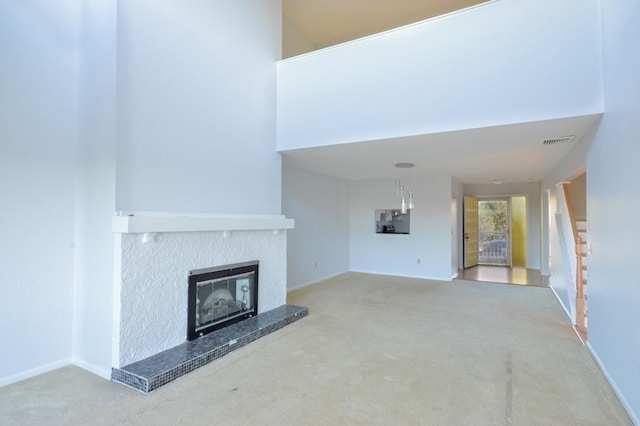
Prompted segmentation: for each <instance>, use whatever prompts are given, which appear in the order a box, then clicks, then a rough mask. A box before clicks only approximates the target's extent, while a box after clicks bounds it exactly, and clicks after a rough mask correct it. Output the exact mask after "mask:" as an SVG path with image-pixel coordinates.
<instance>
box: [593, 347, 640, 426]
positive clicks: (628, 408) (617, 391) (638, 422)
mask: <svg viewBox="0 0 640 426" xmlns="http://www.w3.org/2000/svg"><path fill="white" fill-rule="evenodd" d="M586 346H587V348H588V349H589V352H591V356H592V357H593V359H594V360H595V361H596V364H598V367H600V370H601V371H602V374H604V378H605V379H607V382H609V386H611V389H613V393H615V394H616V396H617V397H618V399H619V400H620V403H621V404H622V407H623V408H624V409H625V411H626V412H627V414H628V415H629V417H630V418H631V421H632V422H633V424H634V425H636V426H640V418H638V414H640V413H635V412H634V411H633V407H631V405H630V404H629V401H627V399H626V398H625V397H624V395H623V394H622V392H620V389H618V386H617V385H616V382H615V381H614V380H613V378H611V376H610V375H609V372H608V371H607V369H606V368H605V366H604V364H603V363H602V361H600V357H599V356H598V354H597V353H596V351H595V350H594V349H593V346H591V343H589V342H587V345H586Z"/></svg>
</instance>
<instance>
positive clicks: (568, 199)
mask: <svg viewBox="0 0 640 426" xmlns="http://www.w3.org/2000/svg"><path fill="white" fill-rule="evenodd" d="M562 189H563V190H564V200H565V202H566V203H567V210H568V211H569V222H571V230H572V231H573V241H575V242H576V247H577V245H578V244H577V243H578V238H579V237H580V234H578V225H577V224H576V216H575V215H574V214H573V204H572V203H571V195H569V185H568V184H566V183H563V184H562ZM576 250H577V249H576ZM576 254H577V252H576Z"/></svg>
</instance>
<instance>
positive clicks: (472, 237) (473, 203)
mask: <svg viewBox="0 0 640 426" xmlns="http://www.w3.org/2000/svg"><path fill="white" fill-rule="evenodd" d="M463 231H464V267H465V268H470V267H472V266H476V265H477V264H478V199H477V198H476V197H470V196H468V195H465V197H464V229H463Z"/></svg>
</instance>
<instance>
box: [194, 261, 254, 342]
mask: <svg viewBox="0 0 640 426" xmlns="http://www.w3.org/2000/svg"><path fill="white" fill-rule="evenodd" d="M187 306H188V309H187V315H188V317H187V339H188V340H194V339H196V338H198V337H200V336H204V335H205V334H207V333H210V332H212V331H214V330H217V329H220V328H222V327H225V326H227V325H230V324H233V323H235V322H238V321H241V320H243V319H246V318H249V317H252V316H254V315H257V314H258V261H252V262H245V263H236V264H233V265H225V266H219V267H214V268H206V269H196V270H192V271H189V300H188V304H187Z"/></svg>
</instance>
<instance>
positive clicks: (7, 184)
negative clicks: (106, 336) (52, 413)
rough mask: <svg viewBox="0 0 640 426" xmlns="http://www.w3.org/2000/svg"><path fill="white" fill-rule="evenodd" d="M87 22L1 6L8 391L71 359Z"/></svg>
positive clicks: (1, 259)
mask: <svg viewBox="0 0 640 426" xmlns="http://www.w3.org/2000/svg"><path fill="white" fill-rule="evenodd" d="M78 14H79V9H78V4H77V3H76V2H48V1H20V2H18V1H9V2H3V3H2V4H1V5H0V111H1V113H0V203H1V204H0V283H2V292H3V295H2V298H1V300H2V301H1V302H0V303H1V309H0V310H1V312H2V320H1V321H0V342H2V346H3V348H2V350H0V385H2V384H5V383H10V382H12V381H16V380H19V379H21V378H25V377H29V376H31V375H33V374H37V373H40V372H44V371H47V370H48V369H51V368H55V367H58V366H60V365H64V364H66V363H68V362H69V360H70V357H71V328H72V296H73V257H74V250H73V241H74V201H75V179H76V174H75V173H76V172H75V170H76V161H77V159H76V149H77V138H78V135H77V126H78V121H77V120H78V118H77V114H78V106H77V97H78V32H77V29H78Z"/></svg>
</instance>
